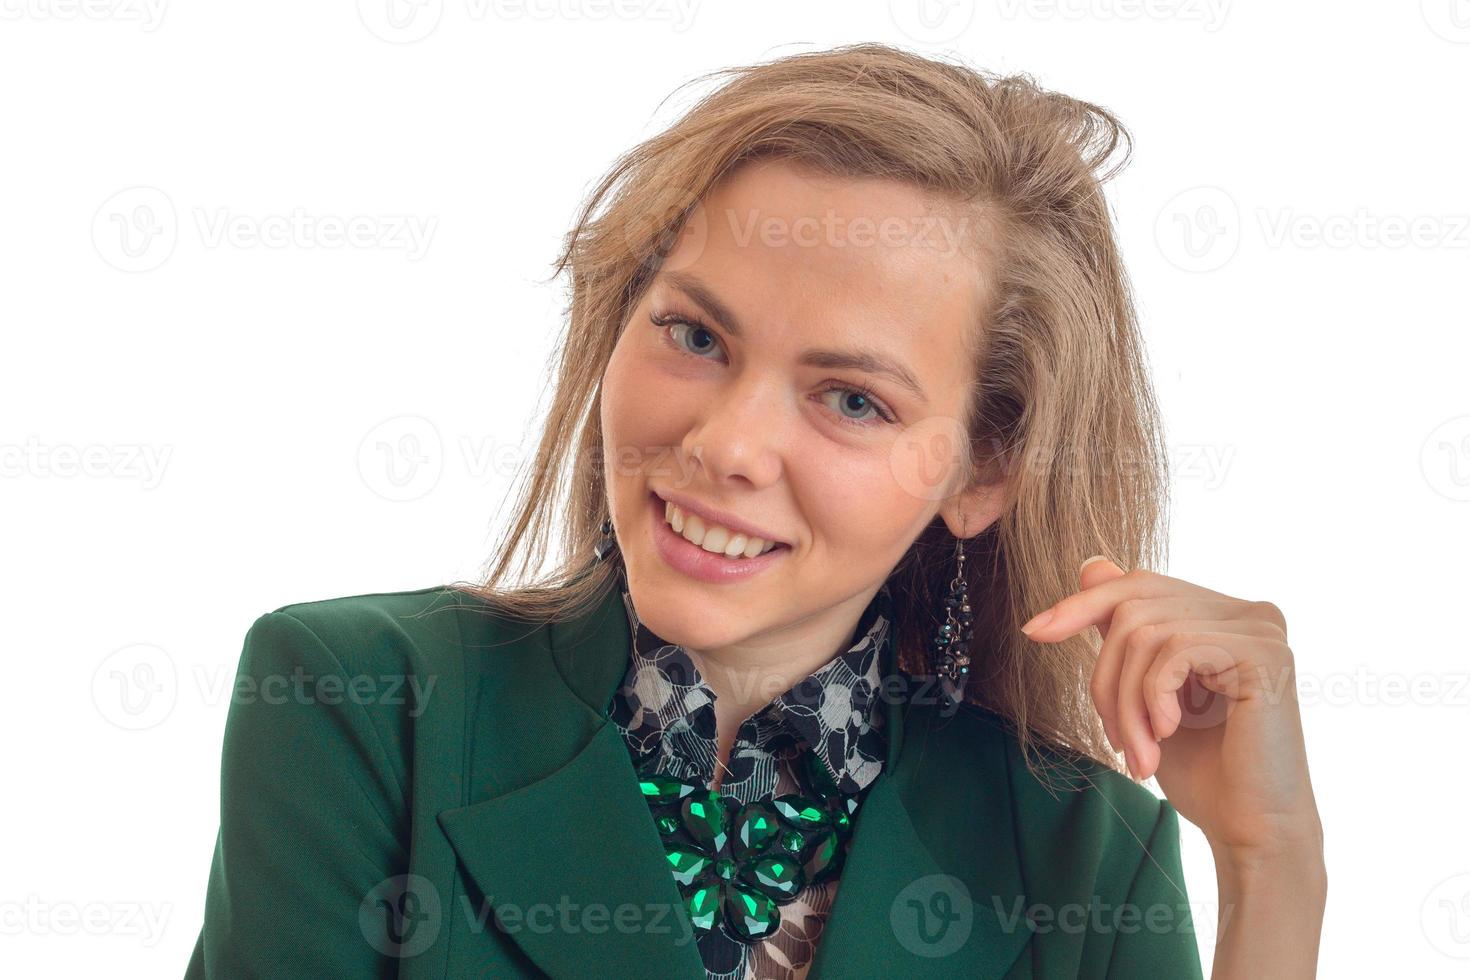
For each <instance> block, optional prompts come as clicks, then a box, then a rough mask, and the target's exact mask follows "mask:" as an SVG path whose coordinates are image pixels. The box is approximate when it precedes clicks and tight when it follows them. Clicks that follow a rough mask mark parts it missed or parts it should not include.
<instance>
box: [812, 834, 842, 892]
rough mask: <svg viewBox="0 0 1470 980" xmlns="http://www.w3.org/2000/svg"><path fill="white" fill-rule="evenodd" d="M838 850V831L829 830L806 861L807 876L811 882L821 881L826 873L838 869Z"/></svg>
mask: <svg viewBox="0 0 1470 980" xmlns="http://www.w3.org/2000/svg"><path fill="white" fill-rule="evenodd" d="M838 848H839V844H838V840H837V832H836V831H832V830H829V831H827V832H826V833H825V834H823V835H822V837H821V838H820V839H819V840H818V842H817V846H816V847H815V848H813V849H812V853H811V856H810V857H808V858H807V861H806V875H807V878H808V879H809V880H811V881H819V880H821V878H822V876H823V875H824V874H825V873H827V872H830V871H831V870H833V869H834V868H835V867H836V865H837V857H838V854H839V850H838Z"/></svg>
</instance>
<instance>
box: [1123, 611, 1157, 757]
mask: <svg viewBox="0 0 1470 980" xmlns="http://www.w3.org/2000/svg"><path fill="white" fill-rule="evenodd" d="M1167 632H1168V628H1167V624H1160V623H1145V624H1143V625H1141V626H1137V627H1135V628H1132V629H1130V630H1128V632H1127V633H1126V634H1125V635H1124V636H1123V639H1122V644H1123V652H1122V657H1121V660H1122V670H1121V673H1120V674H1119V676H1118V700H1117V708H1116V712H1117V719H1118V731H1119V732H1120V734H1121V735H1122V736H1123V751H1124V755H1125V756H1126V758H1127V760H1128V768H1129V770H1130V771H1132V772H1133V774H1134V775H1135V776H1138V778H1140V779H1144V778H1146V777H1145V776H1143V775H1142V773H1143V771H1144V770H1145V768H1147V767H1148V766H1149V765H1150V764H1157V761H1158V760H1157V759H1154V758H1153V756H1154V755H1155V753H1156V752H1157V751H1158V741H1159V740H1158V736H1156V735H1155V734H1154V729H1153V723H1152V722H1151V721H1150V720H1149V716H1148V709H1147V708H1146V707H1145V706H1144V701H1143V675H1144V674H1145V673H1147V672H1148V667H1149V664H1151V663H1152V662H1153V659H1154V654H1155V653H1156V652H1157V650H1158V648H1159V645H1160V644H1161V643H1162V642H1163V641H1164V638H1165V636H1166V635H1167Z"/></svg>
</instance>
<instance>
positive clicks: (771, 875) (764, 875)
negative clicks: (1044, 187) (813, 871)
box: [746, 857, 806, 900]
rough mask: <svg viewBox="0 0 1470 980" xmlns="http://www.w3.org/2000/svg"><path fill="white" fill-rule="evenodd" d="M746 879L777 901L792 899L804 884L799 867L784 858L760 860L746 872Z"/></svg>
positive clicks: (803, 877)
mask: <svg viewBox="0 0 1470 980" xmlns="http://www.w3.org/2000/svg"><path fill="white" fill-rule="evenodd" d="M746 877H747V878H748V879H749V880H750V881H752V882H754V883H755V884H757V885H759V886H760V889H761V891H762V892H764V893H765V894H767V895H769V896H770V897H771V898H773V899H777V900H780V899H788V898H794V897H795V896H796V894H797V892H799V891H801V886H802V885H804V884H805V883H806V882H805V876H804V875H803V873H802V869H801V865H800V864H798V863H796V861H795V860H794V859H790V858H784V857H768V858H762V859H761V860H759V861H757V862H756V863H755V864H754V865H752V866H751V867H750V868H748V869H747V870H746Z"/></svg>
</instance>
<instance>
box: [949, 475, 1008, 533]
mask: <svg viewBox="0 0 1470 980" xmlns="http://www.w3.org/2000/svg"><path fill="white" fill-rule="evenodd" d="M1004 498H1005V483H1004V481H1001V480H996V481H994V482H990V483H976V484H972V485H971V486H970V487H969V488H968V489H966V490H963V491H961V492H960V493H957V494H955V495H954V496H952V497H949V498H948V499H946V500H945V501H944V503H943V504H941V505H940V507H939V516H941V517H943V518H944V523H945V524H947V525H949V531H950V533H951V534H953V535H954V536H955V537H957V538H973V537H974V536H975V535H977V534H979V533H980V532H981V531H983V530H985V529H986V528H987V527H989V526H990V525H992V524H994V523H995V521H996V518H998V517H1000V511H1001V506H1002V504H1003V501H1004ZM962 522H963V523H962Z"/></svg>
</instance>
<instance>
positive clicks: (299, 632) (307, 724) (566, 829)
mask: <svg viewBox="0 0 1470 980" xmlns="http://www.w3.org/2000/svg"><path fill="white" fill-rule="evenodd" d="M629 643H630V637H629V629H628V623H627V617H626V612H625V610H624V609H623V607H622V604H621V597H620V596H619V594H618V591H617V590H616V589H610V590H609V591H608V592H607V594H606V595H605V596H604V597H603V598H602V599H601V600H600V602H599V603H598V604H597V605H596V606H595V607H594V608H592V609H590V610H589V611H588V612H586V613H585V614H584V615H582V616H580V617H579V618H576V619H574V620H569V621H566V622H558V623H552V624H549V625H547V624H537V623H526V622H519V621H516V620H513V619H510V618H509V617H507V616H506V615H504V614H497V613H496V612H495V611H493V610H492V608H491V607H489V606H488V605H486V604H485V603H484V602H482V601H481V600H478V599H476V598H473V597H470V596H467V595H465V594H463V593H460V592H456V591H454V590H452V589H450V588H448V587H447V586H446V587H434V588H427V589H419V590H417V591H408V592H390V593H381V594H373V595H361V596H350V597H344V598H334V599H327V600H323V601H318V602H306V603H298V604H293V605H287V606H283V607H281V608H280V609H277V610H275V611H274V612H270V613H266V614H265V615H263V616H261V617H260V618H259V619H257V620H256V621H255V623H254V624H253V625H252V626H251V628H250V630H249V633H248V634H247V635H246V637H245V644H244V650H243V653H242V655H241V658H240V664H239V670H238V673H237V676H236V686H235V689H234V692H233V696H232V699H231V704H230V709H229V715H228V718H227V721H226V726H225V734H224V751H223V764H222V773H221V794H220V828H219V836H218V839H217V842H216V846H215V849H214V856H213V863H212V866H211V868H210V872H209V883H208V892H207V900H206V904H205V912H204V923H203V927H202V929H201V931H200V934H199V938H198V941H197V943H196V945H195V948H194V952H193V957H192V959H191V960H190V962H189V964H188V968H187V972H186V974H185V976H186V978H187V980H203V978H206V977H207V978H211V980H225V978H242V977H251V978H255V977H260V978H270V980H286V978H293V977H302V978H312V980H326V978H329V977H330V978H336V977H404V978H411V980H428V978H435V980H438V978H450V977H452V978H460V977H476V978H478V977H540V976H546V975H548V974H549V975H551V976H553V977H580V976H587V975H597V976H612V977H688V978H702V977H704V975H705V974H704V969H703V965H702V964H701V962H700V958H699V953H698V950H697V948H696V945H695V943H694V941H693V939H692V933H691V932H690V929H689V922H688V918H687V916H686V915H685V914H684V912H683V909H682V906H681V904H680V899H679V894H678V891H677V888H676V886H675V884H674V880H673V877H672V875H671V873H670V870H669V868H668V866H667V864H666V862H665V859H664V856H663V849H662V847H661V845H660V841H659V835H658V831H657V828H656V827H655V825H654V822H653V820H652V818H651V817H650V815H649V810H648V807H647V805H646V804H645V803H644V801H643V798H642V796H641V794H640V791H639V788H638V782H637V778H636V776H635V774H634V771H633V764H632V761H631V759H630V758H629V754H628V751H627V749H626V748H625V746H624V743H623V741H622V739H621V737H620V735H619V733H618V731H617V728H616V726H615V725H614V724H613V723H611V722H610V721H609V720H608V717H607V708H608V703H609V701H610V700H611V698H612V695H613V692H614V691H615V689H616V688H617V685H618V684H619V682H620V681H621V679H622V676H623V672H624V670H625V668H626V665H627V660H628V656H629ZM891 650H892V645H891V644H890V646H889V651H890V652H889V653H888V654H887V657H888V659H889V660H890V661H891V660H892V659H893V655H892V652H891ZM884 674H885V676H892V675H893V674H894V665H893V664H892V663H891V662H890V663H886V664H885V665H884ZM902 677H903V678H904V679H905V683H906V684H907V686H906V687H903V688H901V689H900V686H899V685H897V684H895V685H893V686H892V688H890V689H889V691H890V693H889V695H888V696H885V697H884V698H883V699H882V700H881V702H880V707H881V710H884V711H886V712H887V715H886V720H887V732H888V755H887V759H886V764H885V766H884V769H883V771H882V773H881V774H880V775H879V777H878V779H877V780H876V781H875V782H874V783H873V785H872V788H871V789H870V791H869V794H868V796H867V798H866V800H865V801H864V803H863V805H862V807H861V809H860V810H859V811H858V814H857V817H856V820H855V824H854V831H853V839H852V849H851V851H850V853H849V855H848V858H847V862H846V863H845V865H844V868H843V872H842V880H841V884H840V885H839V887H838V890H837V893H836V894H837V897H836V901H835V903H834V905H833V907H832V911H831V915H830V917H829V919H828V921H827V924H826V927H825V929H824V931H823V932H822V935H821V939H820V941H819V943H818V945H817V953H816V959H815V961H814V962H813V963H812V966H811V970H810V972H809V973H808V976H809V977H811V978H823V980H825V978H833V977H853V976H877V975H883V976H888V975H896V976H903V977H915V978H919V977H941V976H943V977H955V976H962V977H975V978H1000V977H1008V978H1019V977H1058V978H1061V977H1066V978H1072V977H1128V978H1133V977H1167V978H1174V977H1198V976H1200V963H1199V958H1198V952H1197V947H1196V944H1195V938H1194V934H1193V926H1192V921H1191V918H1190V915H1189V906H1188V898H1187V897H1186V893H1185V888H1184V879H1183V874H1182V872H1181V868H1180V857H1179V838H1178V830H1179V823H1178V817H1177V814H1176V812H1175V810H1174V808H1173V807H1171V806H1170V805H1169V804H1168V803H1167V802H1161V801H1160V800H1158V798H1157V797H1155V796H1154V795H1153V794H1151V793H1150V792H1148V790H1146V789H1144V788H1142V787H1140V786H1138V785H1136V784H1134V783H1132V782H1130V781H1129V780H1128V779H1126V778H1125V777H1123V776H1121V775H1119V774H1117V773H1115V772H1112V771H1110V770H1107V769H1104V768H1103V767H1101V766H1098V765H1096V764H1091V765H1087V764H1083V765H1081V766H1080V767H1079V768H1075V769H1074V772H1075V773H1076V776H1075V778H1074V780H1073V781H1074V783H1075V786H1076V787H1077V788H1076V789H1075V790H1073V791H1065V790H1062V791H1056V790H1053V789H1048V788H1047V786H1045V785H1044V784H1043V783H1042V782H1041V781H1039V780H1038V779H1036V778H1035V777H1034V776H1033V775H1032V774H1031V773H1030V772H1029V771H1028V770H1027V768H1026V767H1025V765H1024V764H1023V763H1022V759H1021V756H1020V753H1019V751H1018V748H1017V745H1016V742H1015V740H1014V738H1013V737H1012V736H1011V735H1010V734H1009V733H1008V731H1007V729H1006V727H1005V726H1004V725H1003V724H1002V723H1001V722H1000V720H999V719H998V718H997V717H995V716H993V715H991V714H989V713H987V712H985V711H983V710H980V709H978V708H975V707H973V706H970V705H965V706H962V707H961V708H960V709H959V710H958V711H957V712H954V711H950V712H946V711H944V710H943V709H941V708H940V707H939V706H938V705H937V699H936V698H934V697H933V692H932V691H930V690H928V689H927V688H926V687H925V686H924V684H923V682H922V681H920V680H915V679H913V678H910V677H908V675H902ZM901 692H902V695H901V696H900V693H901ZM1057 758H1060V757H1057Z"/></svg>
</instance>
